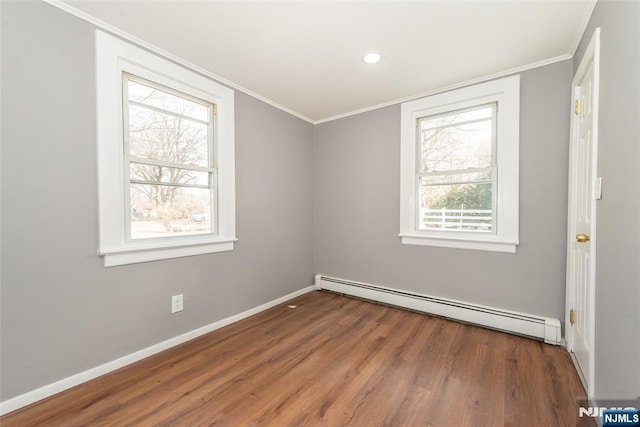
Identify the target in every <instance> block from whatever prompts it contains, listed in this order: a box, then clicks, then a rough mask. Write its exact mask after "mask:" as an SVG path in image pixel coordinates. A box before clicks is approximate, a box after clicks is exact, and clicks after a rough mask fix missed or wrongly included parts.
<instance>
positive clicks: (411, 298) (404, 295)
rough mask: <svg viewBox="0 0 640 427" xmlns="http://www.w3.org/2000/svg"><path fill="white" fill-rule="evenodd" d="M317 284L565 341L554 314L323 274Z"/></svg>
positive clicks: (549, 340)
mask: <svg viewBox="0 0 640 427" xmlns="http://www.w3.org/2000/svg"><path fill="white" fill-rule="evenodd" d="M315 288H316V289H324V290H328V291H333V292H338V293H341V294H345V295H351V296H355V297H359V298H364V299H368V300H373V301H378V302H382V303H385V304H391V305H395V306H398V307H404V308H408V309H411V310H416V311H421V312H424V313H428V314H434V315H436V316H442V317H447V318H450V319H454V320H459V321H462V322H468V323H473V324H476V325H480V326H484V327H487V328H491V329H497V330H500V331H504V332H509V333H512V334H516V335H524V336H528V337H533V338H538V339H543V340H544V342H545V343H547V344H553V345H560V344H561V343H562V334H561V329H560V321H559V320H558V319H553V318H550V317H542V316H534V315H531V314H526V313H518V312H515V311H509V310H502V309H499V308H493V307H487V306H482V305H477V304H469V303H466V302H462V301H455V300H450V299H446V298H438V297H432V296H429V295H422V294H417V293H413V292H407V291H401V290H398V289H392V288H387V287H382V286H376V285H370V284H367V283H360V282H353V281H351V280H344V279H338V278H335V277H328V276H323V275H321V274H318V275H317V276H316V281H315Z"/></svg>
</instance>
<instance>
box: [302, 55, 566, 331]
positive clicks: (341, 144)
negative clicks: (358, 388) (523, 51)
mask: <svg viewBox="0 0 640 427" xmlns="http://www.w3.org/2000/svg"><path fill="white" fill-rule="evenodd" d="M571 71H572V64H571V61H570V60H567V61H563V62H560V63H555V64H552V65H548V66H545V67H541V68H536V69H533V70H530V71H526V72H524V73H522V74H521V114H520V242H521V243H520V246H518V249H517V253H516V254H504V253H495V252H483V251H473V250H461V249H445V248H435V247H424V246H410V245H402V244H401V243H400V238H399V237H398V233H399V231H400V229H399V227H400V219H399V215H400V213H399V210H400V207H399V205H400V181H399V179H400V178H399V177H400V169H399V168H400V106H399V105H395V106H391V107H386V108H382V109H378V110H374V111H371V112H367V113H363V114H359V115H356V116H352V117H348V118H344V119H340V120H336V121H332V122H328V123H324V124H320V125H317V126H316V127H315V128H314V150H315V155H314V157H315V176H316V178H315V185H316V188H315V197H316V272H317V273H321V274H326V275H329V276H334V277H339V278H346V279H352V280H357V281H363V282H368V283H372V284H379V285H385V286H390V287H394V288H399V289H404V290H410V291H414V292H420V293H426V294H431V295H435V296H440V297H449V298H455V299H460V300H463V301H468V302H473V303H479V304H486V305H490V306H495V307H501V308H506V309H512V310H519V311H524V312H529V313H533V314H538V315H546V316H552V317H555V318H559V319H563V318H564V301H565V261H566V219H567V164H568V163H567V162H568V147H569V145H568V139H569V138H568V136H569V111H568V110H569V107H568V106H569V102H570V82H571Z"/></svg>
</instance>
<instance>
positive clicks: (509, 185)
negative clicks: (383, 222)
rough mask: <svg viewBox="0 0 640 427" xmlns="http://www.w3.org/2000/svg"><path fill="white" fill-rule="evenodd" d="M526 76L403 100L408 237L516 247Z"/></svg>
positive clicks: (418, 241) (419, 241)
mask: <svg viewBox="0 0 640 427" xmlns="http://www.w3.org/2000/svg"><path fill="white" fill-rule="evenodd" d="M519 85H520V80H519V76H514V77H508V78H505V79H500V80H495V81H492V82H489V83H484V84H479V85H475V86H471V87H467V88H462V89H459V90H455V91H451V92H447V93H442V94H438V95H434V96H431V97H428V98H422V99H418V100H415V101H411V102H406V103H404V104H402V109H401V111H402V113H401V114H402V118H401V120H402V136H401V139H402V146H401V159H402V160H401V207H400V208H401V231H400V237H401V238H402V243H404V244H414V245H426V246H443V247H452V248H464V249H479V250H490V251H499V252H515V250H516V245H517V244H518V151H519V148H518V147H519V142H518V139H519V124H518V121H519V91H520V89H519Z"/></svg>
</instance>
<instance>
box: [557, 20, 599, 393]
mask: <svg viewBox="0 0 640 427" xmlns="http://www.w3.org/2000/svg"><path fill="white" fill-rule="evenodd" d="M591 64H593V98H592V104H593V105H592V129H591V132H592V147H591V171H592V178H595V177H596V176H597V174H598V104H599V93H600V28H596V29H595V31H594V34H593V36H592V37H591V40H590V42H589V45H588V46H587V49H586V50H585V53H584V55H583V57H582V60H581V62H580V65H579V67H578V69H577V71H576V73H575V75H574V77H573V80H572V82H571V105H570V108H571V110H570V116H571V137H570V146H569V194H568V222H567V279H566V306H565V331H566V333H565V338H566V341H567V350H569V351H570V352H571V353H572V359H573V360H574V363H576V362H575V357H573V350H574V348H575V339H574V334H573V328H572V327H571V326H570V325H571V324H570V322H569V312H570V310H571V309H572V308H573V307H574V306H575V299H576V294H575V292H576V289H575V287H574V286H573V284H574V281H573V280H572V274H573V271H572V269H571V265H572V262H571V261H572V257H573V240H574V239H575V234H576V233H575V232H576V225H575V203H574V202H573V200H574V198H575V194H576V190H575V185H576V177H575V168H574V165H575V163H576V161H577V159H576V153H575V150H574V147H575V145H576V144H575V142H576V141H575V138H576V137H577V133H576V127H577V126H578V121H577V120H576V115H575V114H574V101H575V100H576V94H577V93H578V90H577V87H578V82H580V81H581V80H582V79H583V78H584V75H585V73H586V71H587V69H588V68H589V65H591ZM592 188H593V182H592ZM596 208H597V206H596V200H595V197H593V191H592V197H591V224H590V231H589V233H590V237H591V243H590V244H591V247H590V261H589V283H588V285H587V286H588V292H589V294H588V298H589V308H588V311H589V313H590V316H589V317H588V319H587V320H588V323H589V337H588V339H589V346H590V347H589V372H579V374H580V377H581V379H582V380H583V382H584V383H586V384H584V386H585V389H586V391H587V394H588V395H589V397H593V396H594V379H595V354H594V348H593V347H594V343H595V295H596V292H595V290H596V246H597V245H596V242H597V236H596V230H597V227H596V222H597V209H596ZM576 365H577V364H576ZM576 367H577V368H578V371H580V368H579V366H576Z"/></svg>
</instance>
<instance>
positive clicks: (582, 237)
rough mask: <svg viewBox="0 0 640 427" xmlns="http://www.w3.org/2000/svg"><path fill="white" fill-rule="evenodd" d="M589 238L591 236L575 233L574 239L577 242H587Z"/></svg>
mask: <svg viewBox="0 0 640 427" xmlns="http://www.w3.org/2000/svg"><path fill="white" fill-rule="evenodd" d="M589 240H591V237H589V236H588V235H586V234H576V241H577V242H579V243H584V242H588V241H589Z"/></svg>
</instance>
